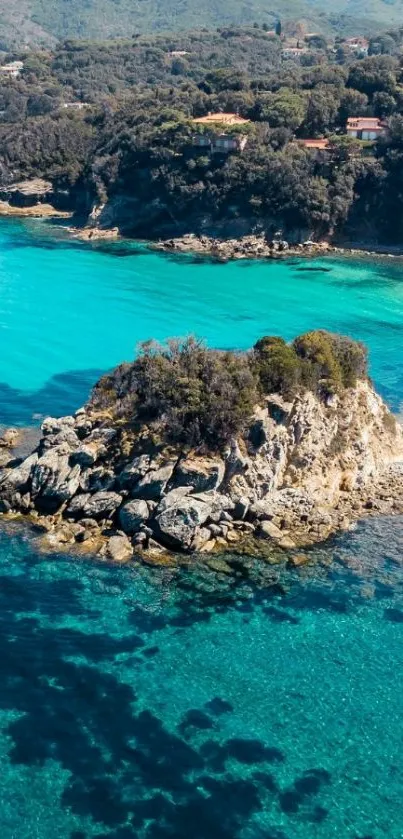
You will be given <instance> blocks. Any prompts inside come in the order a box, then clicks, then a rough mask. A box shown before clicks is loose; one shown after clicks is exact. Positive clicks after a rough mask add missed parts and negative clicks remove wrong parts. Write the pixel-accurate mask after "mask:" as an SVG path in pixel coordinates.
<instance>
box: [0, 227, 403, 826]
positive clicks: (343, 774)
mask: <svg viewBox="0 0 403 839" xmlns="http://www.w3.org/2000/svg"><path fill="white" fill-rule="evenodd" d="M307 269H309V270H307ZM311 269H315V270H311ZM401 278H402V269H401V267H400V264H399V263H397V262H396V263H392V262H382V261H379V262H369V261H365V260H362V261H359V262H357V261H356V262H353V261H347V260H322V261H318V262H315V263H312V262H303V261H298V262H293V263H281V264H279V263H269V264H266V263H255V264H253V263H245V264H244V263H242V264H239V263H235V264H231V265H213V264H211V263H199V262H194V261H193V260H191V259H190V258H185V259H179V260H174V259H170V258H166V257H161V256H156V255H150V254H147V253H145V252H143V251H142V250H141V249H138V250H137V251H136V250H135V249H134V248H129V249H128V248H127V247H126V246H125V247H122V248H99V247H98V248H95V249H92V248H89V247H87V246H85V247H83V246H79V245H71V244H69V243H67V242H65V241H63V239H62V238H57V237H55V236H54V235H51V234H50V233H46V227H44V226H43V225H41V224H32V225H29V226H24V225H22V224H19V223H18V224H16V223H15V222H12V223H8V222H5V223H2V224H1V226H0V359H1V363H2V375H1V382H2V384H1V388H0V395H1V400H0V409H1V414H0V423H1V422H19V423H22V424H24V423H27V422H35V421H37V419H38V417H37V415H38V414H41V413H44V412H46V413H47V412H49V411H50V412H54V413H61V412H63V413H64V412H65V411H69V410H72V409H73V408H75V407H76V406H78V405H79V404H80V403H81V402H82V401H83V399H85V397H86V394H87V392H88V388H89V387H90V385H91V383H92V382H93V381H94V379H95V378H96V376H97V375H98V371H100V370H104V369H107V368H108V367H110V366H111V365H113V364H114V363H116V362H118V361H121V360H122V359H123V358H125V357H126V358H130V357H131V356H132V355H133V352H134V348H135V345H136V343H137V342H138V341H139V340H142V339H144V338H147V337H149V336H155V337H161V338H162V337H165V336H166V335H172V334H186V333H189V332H196V333H197V334H199V335H202V336H204V337H206V338H207V340H208V341H209V343H211V344H214V345H216V346H222V347H225V346H231V347H234V346H236V347H246V346H249V345H250V344H251V343H252V342H253V341H254V340H255V339H256V338H257V337H258V336H259V335H261V334H262V333H267V332H270V333H273V332H277V333H280V334H284V335H286V336H288V337H291V336H292V335H294V334H296V333H298V332H301V331H302V330H305V329H308V328H311V327H313V326H315V327H317V326H325V327H328V328H331V329H339V330H342V331H344V332H347V333H349V334H351V335H354V336H356V337H360V338H363V339H364V340H366V342H367V343H368V344H369V346H370V351H371V371H372V375H373V377H374V379H375V381H376V383H377V386H378V387H379V388H380V389H382V391H383V393H384V394H385V395H386V397H387V398H388V399H389V401H390V403H391V404H392V405H393V406H394V407H395V408H396V409H398V408H399V406H400V405H401V402H402V394H403V359H402V329H403V318H402V315H403V281H402V279H401ZM402 553H403V520H402V519H401V518H400V519H399V518H396V519H391V520H389V519H379V520H373V521H369V522H366V523H364V524H360V525H359V526H358V528H357V530H356V531H354V532H353V533H350V534H348V535H343V536H342V537H340V538H337V539H335V540H334V541H333V542H332V543H329V544H328V545H326V546H324V547H322V548H321V549H316V550H315V551H312V552H311V553H310V555H309V556H310V559H311V561H310V562H309V564H308V565H306V566H304V567H303V568H301V569H300V570H299V571H298V572H296V571H293V572H292V573H291V572H289V571H288V570H287V568H286V567H280V568H276V569H274V571H273V569H272V568H271V567H269V566H267V565H265V564H264V563H262V562H259V560H250V562H249V565H248V567H247V570H246V572H245V573H244V575H243V576H241V577H237V578H228V577H224V576H223V577H218V578H217V576H215V575H213V574H212V572H211V571H209V570H208V569H206V567H205V566H203V565H199V564H198V563H197V561H194V562H192V564H191V566H190V567H189V568H183V569H176V570H172V569H166V568H165V569H152V568H147V567H145V566H140V565H136V564H135V565H133V566H132V567H130V568H127V567H126V568H113V567H109V566H106V565H105V564H99V563H97V562H95V561H84V560H77V559H74V558H72V557H62V556H59V557H46V556H45V557H44V556H43V555H40V554H39V553H38V551H37V549H36V546H35V543H34V542H32V539H31V538H30V537H29V536H28V534H27V533H26V531H24V530H21V529H20V528H17V527H16V526H14V527H11V526H9V527H8V528H7V529H4V528H3V530H1V531H0V624H1V633H0V652H1V654H0V760H1V769H2V771H1V773H0V836H1V839H55V837H61V839H65V838H66V839H92V837H97V839H190V837H192V839H333V837H334V838H336V837H337V839H401V837H403V810H402V806H401V801H402V792H403V785H402V774H403V769H402V760H401V744H402V739H403V716H402V701H401V673H402V665H403V646H402V630H403V571H402ZM273 575H275V581H273ZM263 579H266V581H267V583H266V584H262V580H263ZM269 581H271V584H270V585H269Z"/></svg>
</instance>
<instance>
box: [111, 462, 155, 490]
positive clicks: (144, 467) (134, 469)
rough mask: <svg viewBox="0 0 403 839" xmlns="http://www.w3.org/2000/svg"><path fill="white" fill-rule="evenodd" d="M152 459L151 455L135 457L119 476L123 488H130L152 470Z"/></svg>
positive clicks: (119, 482)
mask: <svg viewBox="0 0 403 839" xmlns="http://www.w3.org/2000/svg"><path fill="white" fill-rule="evenodd" d="M150 467H151V457H150V455H149V454H141V455H139V457H135V458H134V459H133V460H132V461H131V462H130V463H128V464H127V466H125V468H124V469H123V470H122V471H121V473H120V475H118V479H117V480H118V484H119V486H120V487H122V489H123V488H130V487H131V486H133V485H134V484H136V483H137V482H138V481H139V480H140V479H141V478H144V475H146V474H147V472H148V471H149V470H150Z"/></svg>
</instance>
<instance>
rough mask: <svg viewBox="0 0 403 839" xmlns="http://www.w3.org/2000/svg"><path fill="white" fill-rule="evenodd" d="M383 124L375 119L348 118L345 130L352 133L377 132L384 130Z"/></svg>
mask: <svg viewBox="0 0 403 839" xmlns="http://www.w3.org/2000/svg"><path fill="white" fill-rule="evenodd" d="M384 127H385V126H384V123H383V122H382V121H381V120H380V119H377V117H350V118H349V119H348V120H347V129H349V128H352V129H354V131H377V130H381V129H382V128H384Z"/></svg>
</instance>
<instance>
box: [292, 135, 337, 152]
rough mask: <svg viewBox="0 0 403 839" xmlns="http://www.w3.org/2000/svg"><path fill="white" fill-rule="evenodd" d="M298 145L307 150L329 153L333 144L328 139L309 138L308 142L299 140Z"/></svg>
mask: <svg viewBox="0 0 403 839" xmlns="http://www.w3.org/2000/svg"><path fill="white" fill-rule="evenodd" d="M298 143H299V145H300V146H303V147H304V148H305V149H313V150H314V151H328V150H329V149H330V148H331V143H330V142H329V140H326V139H323V140H321V139H319V140H316V139H314V138H312V139H310V138H308V139H307V140H298Z"/></svg>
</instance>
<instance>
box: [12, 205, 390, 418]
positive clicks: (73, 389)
mask: <svg viewBox="0 0 403 839" xmlns="http://www.w3.org/2000/svg"><path fill="white" fill-rule="evenodd" d="M47 230H48V228H47V227H46V226H45V225H44V224H43V222H36V223H32V222H31V223H30V224H29V225H23V224H22V223H20V222H15V221H10V222H9V221H3V222H2V223H1V224H0V360H1V374H0V382H1V390H0V395H2V396H3V398H2V400H1V401H2V403H3V404H2V416H1V415H0V422H2V421H4V422H17V421H19V422H26V423H27V422H29V421H31V418H32V414H35V413H49V412H54V413H65V412H66V411H69V410H72V409H73V408H76V407H78V405H79V404H80V403H82V401H83V400H84V399H85V398H86V396H87V394H88V389H89V387H90V386H91V384H92V383H93V382H94V380H95V379H96V378H97V376H98V375H99V372H100V371H103V370H106V369H108V368H110V367H111V366H113V365H115V364H118V363H119V362H121V361H123V360H129V359H131V358H132V357H133V355H134V352H135V348H136V344H137V343H138V342H139V341H142V340H146V339H148V338H150V337H154V338H158V339H163V338H166V337H168V336H173V335H185V334H189V333H194V334H197V335H198V336H199V337H203V338H205V339H206V341H207V342H208V343H209V344H210V345H212V346H217V347H237V348H248V347H250V346H251V345H252V344H253V343H254V341H255V340H256V339H257V338H258V337H260V336H262V335H265V334H273V333H275V334H281V335H283V336H285V337H286V338H292V337H293V336H295V335H296V334H298V333H301V332H303V331H306V330H307V329H312V328H317V327H326V328H328V329H331V330H335V331H341V332H344V333H346V334H349V335H352V336H354V337H357V338H360V339H362V340H364V341H365V342H366V343H367V344H368V346H369V348H370V352H371V371H372V374H373V376H374V379H375V382H376V384H377V386H378V387H379V388H380V390H381V391H382V393H383V394H384V395H385V396H386V397H387V398H388V399H389V400H390V401H391V402H392V403H393V405H394V407H395V408H397V407H398V402H399V399H400V398H401V394H402V392H403V355H402V353H401V347H402V346H403V266H402V263H401V262H400V261H396V262H393V261H392V260H390V261H385V260H377V261H370V260H368V259H361V260H347V259H337V260H336V259H325V260H318V261H314V262H311V261H305V260H292V261H289V262H273V261H272V262H249V261H248V262H232V263H228V264H226V265H217V264H214V263H212V262H200V261H198V262H197V261H196V262H195V261H194V260H192V258H190V257H180V258H170V257H167V256H161V255H159V254H151V253H147V252H144V251H142V250H141V249H138V248H137V249H136V248H135V247H134V246H132V247H130V246H128V247H127V246H123V247H122V246H116V245H112V246H109V247H105V246H102V247H100V246H98V247H96V248H91V247H89V246H88V245H80V244H76V243H69V242H66V240H65V239H64V240H63V239H61V240H58V239H56V238H55V236H54V235H53V236H51V235H50V234H49V233H47ZM3 389H4V394H3V393H2V391H3ZM18 412H19V413H18Z"/></svg>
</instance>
